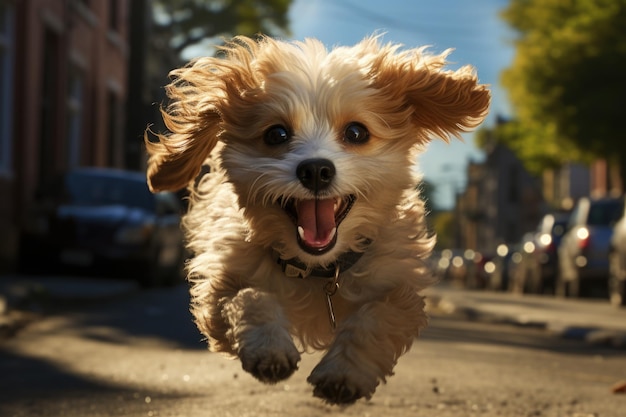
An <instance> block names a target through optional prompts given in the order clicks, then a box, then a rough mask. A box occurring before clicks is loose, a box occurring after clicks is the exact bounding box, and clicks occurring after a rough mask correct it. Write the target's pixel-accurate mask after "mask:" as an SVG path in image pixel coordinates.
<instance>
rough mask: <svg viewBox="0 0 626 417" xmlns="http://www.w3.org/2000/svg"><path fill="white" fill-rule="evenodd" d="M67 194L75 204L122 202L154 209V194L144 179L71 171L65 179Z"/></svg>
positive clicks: (91, 204)
mask: <svg viewBox="0 0 626 417" xmlns="http://www.w3.org/2000/svg"><path fill="white" fill-rule="evenodd" d="M65 185H66V191H67V193H68V195H67V197H68V198H69V201H71V202H72V203H73V204H78V205H88V206H106V205H123V206H127V207H132V208H140V209H143V210H147V211H154V210H155V201H154V195H153V194H151V193H150V190H149V189H148V186H147V185H146V183H145V181H137V180H136V179H134V178H124V177H109V176H104V175H97V174H88V173H70V174H68V175H67V177H66V181H65Z"/></svg>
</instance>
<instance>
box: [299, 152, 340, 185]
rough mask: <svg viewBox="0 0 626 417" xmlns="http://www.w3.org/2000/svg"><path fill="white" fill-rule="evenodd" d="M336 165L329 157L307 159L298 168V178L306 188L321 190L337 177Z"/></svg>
mask: <svg viewBox="0 0 626 417" xmlns="http://www.w3.org/2000/svg"><path fill="white" fill-rule="evenodd" d="M335 173H336V171H335V165H334V164H333V163H332V162H331V161H329V160H328V159H321V158H318V159H307V160H305V161H302V162H300V164H299V165H298V168H296V175H297V176H298V179H299V180H300V182H301V183H302V185H304V186H305V187H306V188H308V189H309V190H312V191H315V192H317V191H320V190H323V189H325V188H326V187H328V186H329V185H330V183H331V182H332V181H333V178H334V177H335Z"/></svg>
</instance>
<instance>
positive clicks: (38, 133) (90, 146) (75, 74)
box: [0, 0, 129, 270]
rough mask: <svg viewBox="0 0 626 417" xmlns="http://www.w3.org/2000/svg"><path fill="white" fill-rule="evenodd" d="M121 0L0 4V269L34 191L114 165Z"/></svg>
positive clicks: (119, 160) (124, 8) (119, 155)
mask: <svg viewBox="0 0 626 417" xmlns="http://www.w3.org/2000/svg"><path fill="white" fill-rule="evenodd" d="M128 5H129V3H128V0H106V1H105V0H4V1H2V2H0V236H2V238H1V239H0V270H1V269H2V268H3V264H5V267H6V262H9V261H10V260H11V259H12V258H13V257H14V254H15V251H16V245H17V230H18V225H19V224H20V222H21V220H22V215H23V211H24V208H25V207H27V206H28V203H29V201H30V200H31V199H32V198H33V196H34V195H35V193H36V192H37V188H38V187H40V186H41V185H42V184H44V183H45V182H46V180H47V179H49V178H50V177H51V176H54V175H56V174H57V173H59V172H61V171H64V170H66V169H68V168H72V167H76V166H85V165H91V166H114V167H123V164H124V123H125V120H124V109H125V107H124V106H125V103H126V97H127V72H128V65H127V62H128V55H129V44H128V38H129V24H128V10H129V7H128Z"/></svg>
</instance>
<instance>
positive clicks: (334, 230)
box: [328, 227, 337, 241]
mask: <svg viewBox="0 0 626 417" xmlns="http://www.w3.org/2000/svg"><path fill="white" fill-rule="evenodd" d="M336 234H337V228H336V227H333V230H331V231H330V236H328V240H329V241H331V240H333V239H334V238H335V235H336Z"/></svg>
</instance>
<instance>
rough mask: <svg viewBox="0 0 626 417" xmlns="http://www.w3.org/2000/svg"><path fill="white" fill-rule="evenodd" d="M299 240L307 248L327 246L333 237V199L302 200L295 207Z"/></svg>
mask: <svg viewBox="0 0 626 417" xmlns="http://www.w3.org/2000/svg"><path fill="white" fill-rule="evenodd" d="M296 210H297V211H298V227H299V228H301V230H300V238H301V239H302V240H303V241H304V243H306V244H307V246H310V247H314V248H321V247H324V246H327V245H328V244H329V243H330V242H331V240H332V239H333V237H334V229H335V199H334V198H329V199H326V200H302V201H299V202H298V205H297V207H296Z"/></svg>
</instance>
